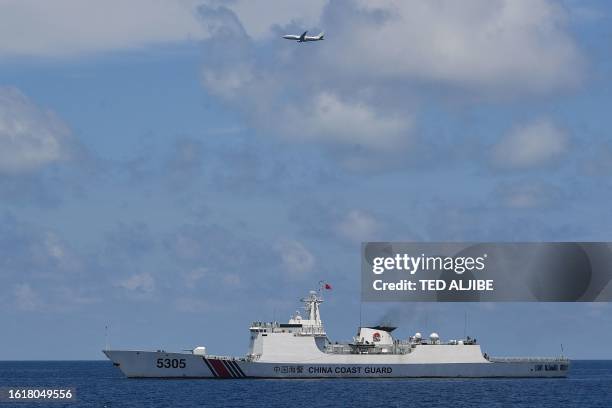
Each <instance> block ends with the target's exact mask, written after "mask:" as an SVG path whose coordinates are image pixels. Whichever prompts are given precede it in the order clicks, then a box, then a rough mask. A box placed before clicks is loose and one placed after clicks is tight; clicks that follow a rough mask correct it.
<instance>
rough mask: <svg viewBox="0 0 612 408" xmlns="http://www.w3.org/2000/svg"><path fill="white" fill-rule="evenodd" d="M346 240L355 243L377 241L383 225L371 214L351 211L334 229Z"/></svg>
mask: <svg viewBox="0 0 612 408" xmlns="http://www.w3.org/2000/svg"><path fill="white" fill-rule="evenodd" d="M334 229H335V231H336V232H337V233H338V234H339V235H340V236H341V237H343V238H344V239H347V240H349V241H353V242H364V241H375V240H376V238H377V237H378V236H379V234H380V232H381V230H382V225H381V223H380V222H379V221H378V220H377V219H376V218H374V216H372V215H371V214H368V213H367V212H365V211H361V210H350V211H349V212H348V213H347V214H346V216H345V217H343V218H342V219H341V220H340V221H339V222H338V223H337V224H336V225H335V227H334Z"/></svg>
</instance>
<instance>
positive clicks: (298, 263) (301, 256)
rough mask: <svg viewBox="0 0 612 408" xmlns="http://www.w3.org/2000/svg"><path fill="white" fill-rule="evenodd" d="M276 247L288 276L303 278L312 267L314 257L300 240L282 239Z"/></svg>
mask: <svg viewBox="0 0 612 408" xmlns="http://www.w3.org/2000/svg"><path fill="white" fill-rule="evenodd" d="M276 248H277V250H278V251H279V253H280V257H281V261H282V264H283V269H284V270H285V271H286V272H287V273H288V274H289V277H291V278H297V279H303V278H305V277H306V276H308V275H309V274H310V272H312V270H313V269H314V266H315V263H316V261H315V257H314V255H312V253H310V251H309V250H308V249H307V248H306V247H305V246H304V245H303V244H302V243H301V242H298V241H295V240H283V241H281V242H279V243H278V244H277V246H276Z"/></svg>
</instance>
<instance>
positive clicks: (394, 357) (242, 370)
mask: <svg viewBox="0 0 612 408" xmlns="http://www.w3.org/2000/svg"><path fill="white" fill-rule="evenodd" d="M301 300H302V302H303V304H304V316H302V314H301V313H300V312H299V311H298V312H295V313H294V314H293V315H292V316H291V318H290V319H289V321H288V322H287V323H278V322H253V323H252V324H251V326H250V328H249V331H250V345H249V351H248V353H247V355H246V356H244V357H240V358H237V357H227V356H215V355H211V354H208V353H207V350H206V348H205V347H202V346H199V347H196V348H194V349H193V350H192V351H191V352H180V353H168V352H165V351H134V350H105V351H104V353H105V354H106V356H107V357H108V358H109V359H110V360H112V361H113V363H114V364H115V365H116V366H118V367H119V368H120V369H121V371H122V372H123V373H124V374H125V375H126V376H128V377H164V378H166V377H167V378H176V377H183V378H185V377H190V378H193V377H197V378H247V377H249V378H319V377H390V378H393V377H565V376H567V373H568V370H569V366H570V362H569V360H568V359H566V358H564V357H553V358H493V357H489V356H488V355H487V354H485V353H483V352H482V350H481V348H480V345H479V344H478V343H477V341H476V339H474V338H471V337H466V338H465V339H461V340H450V341H446V342H443V341H441V340H440V337H439V336H438V334H437V333H431V334H430V335H429V336H428V337H427V338H423V336H422V335H421V333H415V334H414V335H413V336H410V337H409V338H407V339H396V338H394V337H393V335H392V332H393V331H394V330H395V327H389V326H370V327H360V328H359V329H358V332H357V335H356V336H355V337H354V338H353V340H352V341H349V342H344V343H342V342H332V341H330V340H329V339H328V337H327V334H326V332H325V329H324V326H323V321H322V320H321V311H320V306H321V303H323V297H322V295H321V291H320V290H319V291H311V292H310V293H309V294H308V296H306V297H304V298H302V299H301Z"/></svg>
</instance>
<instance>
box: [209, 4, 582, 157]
mask: <svg viewBox="0 0 612 408" xmlns="http://www.w3.org/2000/svg"><path fill="white" fill-rule="evenodd" d="M224 4H225V5H226V8H216V6H215V5H214V4H213V5H211V6H210V7H206V8H202V9H201V10H200V12H201V16H202V20H203V21H205V22H207V24H208V25H209V26H210V27H215V28H214V29H210V32H211V35H212V37H211V39H210V40H208V41H205V42H204V43H205V51H204V53H205V59H204V65H203V69H202V83H203V85H204V87H205V88H206V89H207V91H208V92H209V93H211V94H213V95H215V96H218V97H220V98H222V99H223V100H224V101H225V102H226V103H228V104H229V105H230V106H232V107H234V108H235V109H237V110H239V111H241V112H243V113H244V115H245V118H246V119H247V121H248V122H249V124H250V125H251V126H252V127H254V128H256V129H258V130H259V131H260V133H261V134H264V135H271V136H275V137H279V138H282V139H285V140H289V141H295V142H298V143H302V142H313V143H316V144H324V145H328V146H329V147H330V148H331V150H332V151H334V152H336V153H340V154H341V155H344V156H345V157H343V160H342V163H344V164H348V166H349V167H352V168H368V164H369V163H366V162H367V161H368V160H369V161H372V162H375V163H376V162H381V163H389V164H390V163H396V162H397V160H393V159H394V157H402V154H401V152H405V151H406V150H407V149H408V148H410V147H411V146H414V143H413V142H415V141H416V140H417V138H418V134H417V132H416V129H417V126H416V125H415V124H416V122H417V120H418V116H417V115H418V111H419V109H420V107H421V106H422V105H423V104H424V103H427V101H429V100H430V99H431V95H432V92H430V90H431V89H433V90H434V93H433V96H434V97H435V98H437V102H440V101H443V100H445V99H446V100H448V98H453V100H456V99H454V98H456V97H457V96H461V97H463V96H466V95H467V96H468V97H470V98H469V99H468V100H471V101H478V100H481V99H480V98H481V97H485V98H488V99H492V100H506V99H508V98H513V97H519V96H520V97H525V96H526V95H527V96H533V95H541V94H549V93H551V92H557V91H560V90H565V89H571V88H572V87H574V86H576V85H577V84H579V83H580V82H581V80H582V77H583V71H584V70H583V66H584V58H583V56H582V53H581V52H580V50H579V49H578V46H577V44H576V42H575V41H574V39H573V38H572V36H571V35H570V33H569V31H568V29H567V28H566V20H567V19H568V18H570V16H569V15H568V13H567V12H566V11H565V9H564V8H563V7H561V6H559V5H558V4H556V3H554V2H552V1H548V0H533V1H528V0H516V1H514V0H470V1H468V2H461V3H459V2H455V1H451V0H439V1H435V2H428V1H416V0H413V1H360V0H354V1H348V2H344V3H342V4H339V3H338V2H328V3H326V4H325V5H324V6H323V10H322V11H319V10H318V9H317V7H320V5H315V6H313V8H312V9H311V12H310V16H311V17H312V18H313V19H314V18H316V17H314V16H317V15H320V19H319V21H318V22H314V20H313V22H311V27H316V26H321V27H322V28H324V29H327V31H328V36H327V39H326V41H324V42H323V43H320V44H303V45H302V44H298V45H296V44H294V43H290V42H287V41H283V40H281V39H279V38H278V37H272V38H269V37H268V36H267V35H263V34H262V35H259V36H252V35H251V33H252V32H254V29H253V28H252V27H249V24H251V23H249V22H250V21H252V20H254V19H255V18H256V17H257V16H259V17H262V16H263V15H264V14H265V13H266V9H265V7H264V9H261V10H260V9H258V8H257V7H255V6H249V7H248V8H247V7H246V6H245V5H244V4H243V3H242V2H240V1H238V2H231V3H224ZM247 9H248V10H247ZM275 18H276V19H277V20H278V26H274V24H272V23H270V22H271V21H272V19H268V20H266V21H267V22H266V23H262V24H263V25H269V24H272V25H271V28H270V30H271V31H272V32H276V34H280V33H282V32H285V31H292V30H293V31H295V30H296V27H297V23H296V22H295V21H291V20H290V19H288V20H286V21H284V22H283V21H282V18H283V17H282V16H281V15H278V16H277V17H275ZM287 18H288V17H287ZM223 27H225V29H222V28H223ZM313 29H314V28H313ZM255 31H257V30H255ZM258 31H259V32H260V33H263V32H264V31H265V29H263V28H260V29H258ZM423 90H427V91H426V92H423ZM425 94H426V95H427V96H424V95H425ZM474 97H476V98H474ZM462 100H466V98H462ZM385 159H391V160H385ZM364 161H365V162H364Z"/></svg>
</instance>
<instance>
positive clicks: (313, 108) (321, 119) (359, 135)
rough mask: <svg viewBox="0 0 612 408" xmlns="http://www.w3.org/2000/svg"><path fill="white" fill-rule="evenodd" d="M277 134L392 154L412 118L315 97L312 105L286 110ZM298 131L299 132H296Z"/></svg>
mask: <svg viewBox="0 0 612 408" xmlns="http://www.w3.org/2000/svg"><path fill="white" fill-rule="evenodd" d="M284 118H285V119H283V120H282V121H279V122H276V123H277V124H278V125H279V129H278V130H279V131H281V133H282V134H284V135H287V137H291V138H294V139H297V140H299V139H300V138H303V139H304V140H310V141H317V142H321V143H340V144H348V145H359V146H362V147H365V148H367V149H369V150H375V151H383V152H384V151H386V152H392V151H395V150H396V149H398V148H400V147H402V146H403V145H405V144H406V143H407V139H408V136H409V133H410V130H411V128H412V117H411V116H404V117H400V116H397V115H389V114H385V113H382V112H378V111H377V110H376V109H375V108H374V107H373V106H371V105H368V104H367V103H364V102H360V101H343V100H341V99H340V98H339V97H338V95H336V94H333V93H331V92H321V93H318V94H316V95H314V98H313V101H312V102H310V101H309V102H307V103H305V104H300V105H295V106H288V107H287V108H286V111H285V113H284ZM295 129H299V132H295Z"/></svg>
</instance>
